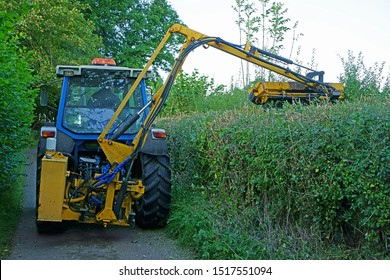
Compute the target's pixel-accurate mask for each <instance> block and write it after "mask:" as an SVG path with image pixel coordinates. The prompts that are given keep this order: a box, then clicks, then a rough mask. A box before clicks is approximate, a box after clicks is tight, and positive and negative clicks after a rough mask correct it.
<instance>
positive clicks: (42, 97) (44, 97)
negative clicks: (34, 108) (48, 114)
mask: <svg viewBox="0 0 390 280" xmlns="http://www.w3.org/2000/svg"><path fill="white" fill-rule="evenodd" d="M48 100H49V94H48V93H47V92H46V91H41V92H40V93H39V104H40V105H41V106H47V103H48Z"/></svg>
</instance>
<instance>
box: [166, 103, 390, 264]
mask: <svg viewBox="0 0 390 280" xmlns="http://www.w3.org/2000/svg"><path fill="white" fill-rule="evenodd" d="M388 108H389V102H388V101H382V102H379V101H375V100H372V102H344V103H340V104H336V105H321V106H320V105H319V106H316V105H314V106H306V107H305V106H300V105H291V106H285V108H284V109H283V110H270V111H267V112H264V111H262V110H261V109H259V107H256V108H255V109H253V107H251V108H250V109H243V110H240V111H226V112H224V113H222V114H219V115H217V114H216V113H209V114H206V115H193V116H189V117H184V118H182V119H180V120H173V121H171V122H169V123H168V124H167V126H168V131H169V134H170V143H171V145H170V147H171V160H172V166H173V170H174V172H175V182H174V184H175V187H176V194H175V195H176V198H175V203H176V204H175V209H174V211H173V214H172V219H171V227H170V229H171V231H172V232H173V233H174V234H176V235H177V236H181V237H182V238H183V240H184V239H185V238H187V241H185V242H187V243H188V240H191V242H194V243H195V246H196V248H197V250H198V251H199V252H198V253H199V254H200V256H201V257H203V258H377V257H378V256H379V258H380V257H383V256H384V255H383V254H386V253H384V252H386V250H387V249H388V248H387V249H386V246H388V244H387V242H388V238H389V235H390V234H389V224H390V221H389V217H390V187H389V180H390V164H389V163H390V139H389V137H390V124H389V119H390V113H389V110H388ZM190 229H191V230H190ZM313 244H314V246H313ZM324 244H336V245H335V246H333V247H332V248H340V246H345V248H348V249H345V251H343V252H344V253H345V252H347V250H349V249H351V248H354V249H356V248H358V249H364V250H363V251H364V252H366V253H364V254H363V255H353V256H348V254H347V253H345V254H344V253H341V254H342V255H340V252H333V253H329V254H327V253H321V254H319V253H318V250H322V249H323V248H324V247H323V246H326V245H324ZM359 252H360V251H359ZM367 252H368V253H367ZM358 254H360V253H358Z"/></svg>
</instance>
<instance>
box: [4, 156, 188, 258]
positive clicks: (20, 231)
mask: <svg viewBox="0 0 390 280" xmlns="http://www.w3.org/2000/svg"><path fill="white" fill-rule="evenodd" d="M26 162H27V167H26V174H27V179H26V185H25V191H24V207H23V214H22V218H21V221H20V223H19V225H18V227H17V229H16V231H15V234H14V242H13V246H12V247H11V252H10V254H9V256H8V258H7V259H9V260H78V259H80V260H188V259H194V255H193V254H192V253H191V252H189V251H187V250H185V249H183V248H181V247H179V246H178V245H177V244H176V243H175V241H174V240H172V239H170V238H169V237H168V236H167V235H166V233H165V232H164V229H161V230H142V229H139V228H137V227H119V226H109V227H107V228H104V227H103V226H100V225H89V224H74V225H73V224H72V225H71V226H69V227H68V228H67V230H66V231H65V232H63V233H58V234H38V232H37V230H36V228H35V172H36V171H35V170H36V155H35V149H31V150H29V151H28V153H27V159H26Z"/></svg>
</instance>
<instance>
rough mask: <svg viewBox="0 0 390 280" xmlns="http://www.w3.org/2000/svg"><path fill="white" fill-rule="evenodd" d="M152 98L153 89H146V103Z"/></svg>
mask: <svg viewBox="0 0 390 280" xmlns="http://www.w3.org/2000/svg"><path fill="white" fill-rule="evenodd" d="M152 97H153V89H152V87H146V99H147V100H146V101H147V102H149V101H150V100H151V99H152Z"/></svg>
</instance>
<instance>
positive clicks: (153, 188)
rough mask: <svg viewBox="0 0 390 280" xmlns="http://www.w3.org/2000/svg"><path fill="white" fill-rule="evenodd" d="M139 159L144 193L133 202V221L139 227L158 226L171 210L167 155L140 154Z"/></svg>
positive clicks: (163, 223)
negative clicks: (134, 214)
mask: <svg viewBox="0 0 390 280" xmlns="http://www.w3.org/2000/svg"><path fill="white" fill-rule="evenodd" d="M140 159H141V167H142V182H143V185H144V186H145V193H144V194H143V195H142V197H141V198H140V199H139V200H137V201H136V202H135V206H136V207H135V213H136V216H135V222H136V224H137V226H139V227H141V228H160V227H163V226H165V225H166V223H167V220H168V217H169V212H170V210H171V198H172V193H171V167H170V164H169V156H168V155H158V156H156V155H148V154H140Z"/></svg>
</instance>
